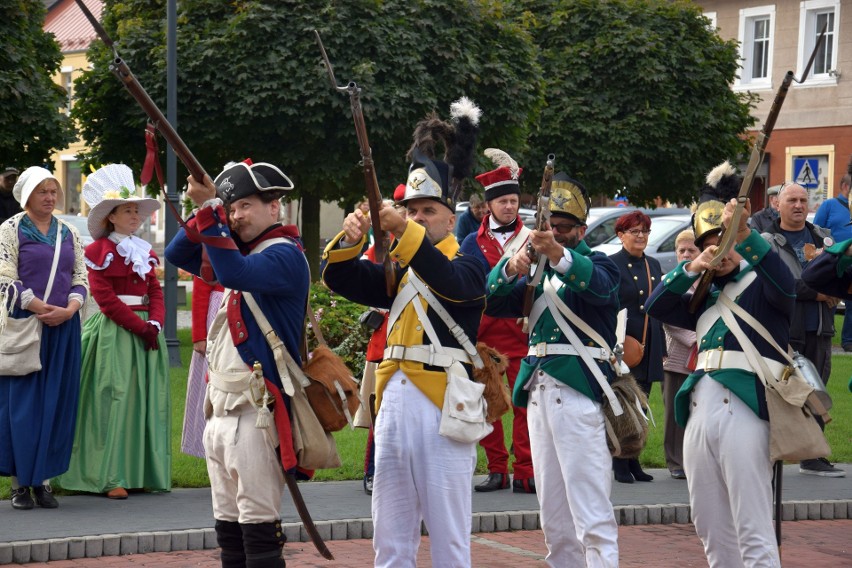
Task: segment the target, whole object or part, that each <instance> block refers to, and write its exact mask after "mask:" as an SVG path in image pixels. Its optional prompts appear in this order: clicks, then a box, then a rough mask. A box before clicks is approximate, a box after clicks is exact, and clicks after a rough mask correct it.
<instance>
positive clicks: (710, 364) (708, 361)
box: [695, 349, 786, 377]
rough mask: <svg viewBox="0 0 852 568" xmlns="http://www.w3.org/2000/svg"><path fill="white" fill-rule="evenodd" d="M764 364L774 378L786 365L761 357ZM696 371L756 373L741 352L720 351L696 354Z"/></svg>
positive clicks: (712, 350) (714, 350)
mask: <svg viewBox="0 0 852 568" xmlns="http://www.w3.org/2000/svg"><path fill="white" fill-rule="evenodd" d="M763 360H764V361H765V362H766V367H767V368H768V369H769V370H770V371H771V372H772V374H773V375H774V376H776V377H780V376H781V374H782V373H783V372H784V368H785V367H786V365H784V364H783V363H779V362H778V361H775V360H773V359H769V358H768V357H763ZM695 368H696V369H704V370H705V371H718V370H719V369H744V370H746V371H751V372H752V373H756V372H757V371H756V370H755V369H754V367H752V365H751V363H750V362H749V359H748V357H747V356H746V354H745V353H744V352H742V351H728V350H722V349H709V350H707V351H701V352H700V353H699V354H698V361H697V363H696V364H695Z"/></svg>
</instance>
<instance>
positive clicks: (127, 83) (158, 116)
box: [75, 0, 237, 274]
mask: <svg viewBox="0 0 852 568" xmlns="http://www.w3.org/2000/svg"><path fill="white" fill-rule="evenodd" d="M75 2H77V5H78V6H79V7H80V10H82V11H83V14H84V15H85V16H86V19H87V20H89V23H90V24H92V27H93V28H94V29H95V32H96V33H97V34H98V36H99V37H100V38H101V41H103V42H104V44H105V45H106V46H107V47H109V48H111V49H112V53H113V59H112V62H111V63H110V65H109V68H110V71H112V72H113V74H115V76H116V77H118V79H119V80H120V81H121V83H122V84H123V85H124V87H125V88H126V89H127V91H128V92H129V93H130V95H131V96H132V97H133V98H134V99H135V100H136V102H137V103H138V104H139V106H140V107H142V110H143V111H144V112H145V114H146V115H148V119H149V120H150V121H151V123H152V124H153V125H154V127H155V128H156V129H157V130H159V131H160V133H161V134H162V135H163V138H165V139H166V142H168V143H169V145H170V146H171V147H172V149H173V150H174V152H175V155H176V156H177V157H178V158H179V159H180V161H181V162H182V163H183V165H184V166H186V169H187V170H189V173H190V174H192V177H194V178H195V179H196V180H198V182H199V183H203V182H204V176H206V175H207V172H205V171H204V168H202V167H201V163H199V161H198V160H196V159H195V156H194V155H193V154H192V152H191V151H190V149H189V147H188V146H187V145H186V144H185V143H184V141H183V140H182V139H181V137H180V135H178V133H177V131H176V130H175V129H174V128H173V127H172V125H171V123H170V122H169V121H168V120H167V119H166V117H165V115H163V112H162V111H161V110H160V109H159V108H158V107H157V104H156V103H155V102H154V101H153V100H152V99H151V97H150V96H149V95H148V93H147V91H145V89H144V87H142V85H141V84H140V83H139V80H138V79H136V76H135V75H133V72H132V71H131V70H130V67H128V65H127V63H125V61H124V60H123V59H122V58H121V57H120V56H119V55H118V50H117V49H116V47H115V42H113V41H112V38H111V37H109V34H107V32H106V30H105V29H104V27H103V26H102V25H101V23H100V22H98V20H97V19H96V18H95V16H94V15H93V14H92V13H91V12H90V11H89V8H87V7H86V4H84V3H83V0H75ZM160 190H161V191H162V193H163V196H164V198H165V199H164V200H163V201H165V203H166V205H167V206H168V208H169V209H170V210H171V213H172V215H173V216H174V217H175V219H177V222H178V223H179V224H180V226H181V227H182V228H183V229H184V230H185V231H186V232H187V233H188V234H190V235H192V236H193V238H195V239H197V240H199V241H201V242H203V243H204V244H207V245H210V246H213V247H216V248H224V249H231V250H236V249H237V245H236V243H234V241H233V239H231V238H229V237H218V236H211V235H202V234H201V233H199V232H198V231H196V230H195V229H192V228H191V227H188V226H187V225H186V223H185V222H184V220H183V217H182V216H181V214H180V213H179V212H178V210H177V209H176V208H175V206H174V204H172V202H171V200H170V199H169V198H168V195H166V193H165V188H163V187H161V188H160ZM204 254H205V258H204V261H203V263H202V264H205V263H209V261H207V260H206V253H204ZM211 274H212V272H211Z"/></svg>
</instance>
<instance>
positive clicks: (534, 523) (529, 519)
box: [524, 511, 540, 531]
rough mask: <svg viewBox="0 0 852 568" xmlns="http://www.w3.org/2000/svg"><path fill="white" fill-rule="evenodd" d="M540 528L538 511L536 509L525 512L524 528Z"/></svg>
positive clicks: (532, 529)
mask: <svg viewBox="0 0 852 568" xmlns="http://www.w3.org/2000/svg"><path fill="white" fill-rule="evenodd" d="M538 528H540V527H539V524H538V513H537V512H535V511H533V512H527V513H524V530H525V531H534V530H536V529H538Z"/></svg>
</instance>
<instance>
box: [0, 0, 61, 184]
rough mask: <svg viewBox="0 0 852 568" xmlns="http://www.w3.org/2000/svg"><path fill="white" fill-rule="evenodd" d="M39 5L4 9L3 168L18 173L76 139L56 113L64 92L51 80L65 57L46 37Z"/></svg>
mask: <svg viewBox="0 0 852 568" xmlns="http://www.w3.org/2000/svg"><path fill="white" fill-rule="evenodd" d="M44 15H45V10H44V4H43V3H42V2H41V0H7V1H6V2H3V4H2V6H0V37H2V38H3V48H2V49H1V50H0V133H2V136H0V165H3V166H6V165H8V166H13V165H14V166H17V167H19V168H23V167H27V166H32V165H39V164H42V163H44V162H47V160H48V158H50V155H51V153H52V152H53V151H54V150H55V149H58V148H64V147H65V146H67V145H68V144H69V143H70V142H71V141H72V140H73V139H74V133H73V129H72V125H71V121H70V120H69V119H68V117H67V116H66V115H65V114H64V113H60V112H58V110H59V109H60V108H62V107H64V106H65V97H66V93H65V90H64V89H62V88H61V87H59V86H58V85H56V84H55V83H54V82H53V80H52V78H51V75H52V74H53V73H57V72H58V71H59V65H60V62H61V59H62V58H61V55H60V51H59V45H58V44H57V43H56V40H55V39H54V38H53V36H52V35H48V34H46V33H44V31H43V30H42V25H41V24H42V22H43V21H44Z"/></svg>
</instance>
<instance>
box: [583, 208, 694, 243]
mask: <svg viewBox="0 0 852 568" xmlns="http://www.w3.org/2000/svg"><path fill="white" fill-rule="evenodd" d="M635 209H636V207H629V206H628V207H592V208H591V209H590V210H589V217H588V218H587V219H586V225H587V226H588V227H587V228H586V238H585V239H584V240H585V241H586V244H587V245H589V247H591V248H595V247H596V246H598V245H600V244H603V243H606V242H608V241H610V240H611V239H612V238H613V237H615V222H616V221H618V218H619V217H621V216H622V215H624V214H625V213H629V212H631V211H634V210H635ZM641 211H642V212H643V213H645V214H646V215H647V216H648V217H652V218H654V217H661V216H668V215H691V213H690V211H689V209H682V208H677V207H658V208H657V209H641ZM652 234H653V233H652ZM617 240H618V239H616V241H617ZM672 250H674V249H672Z"/></svg>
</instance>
